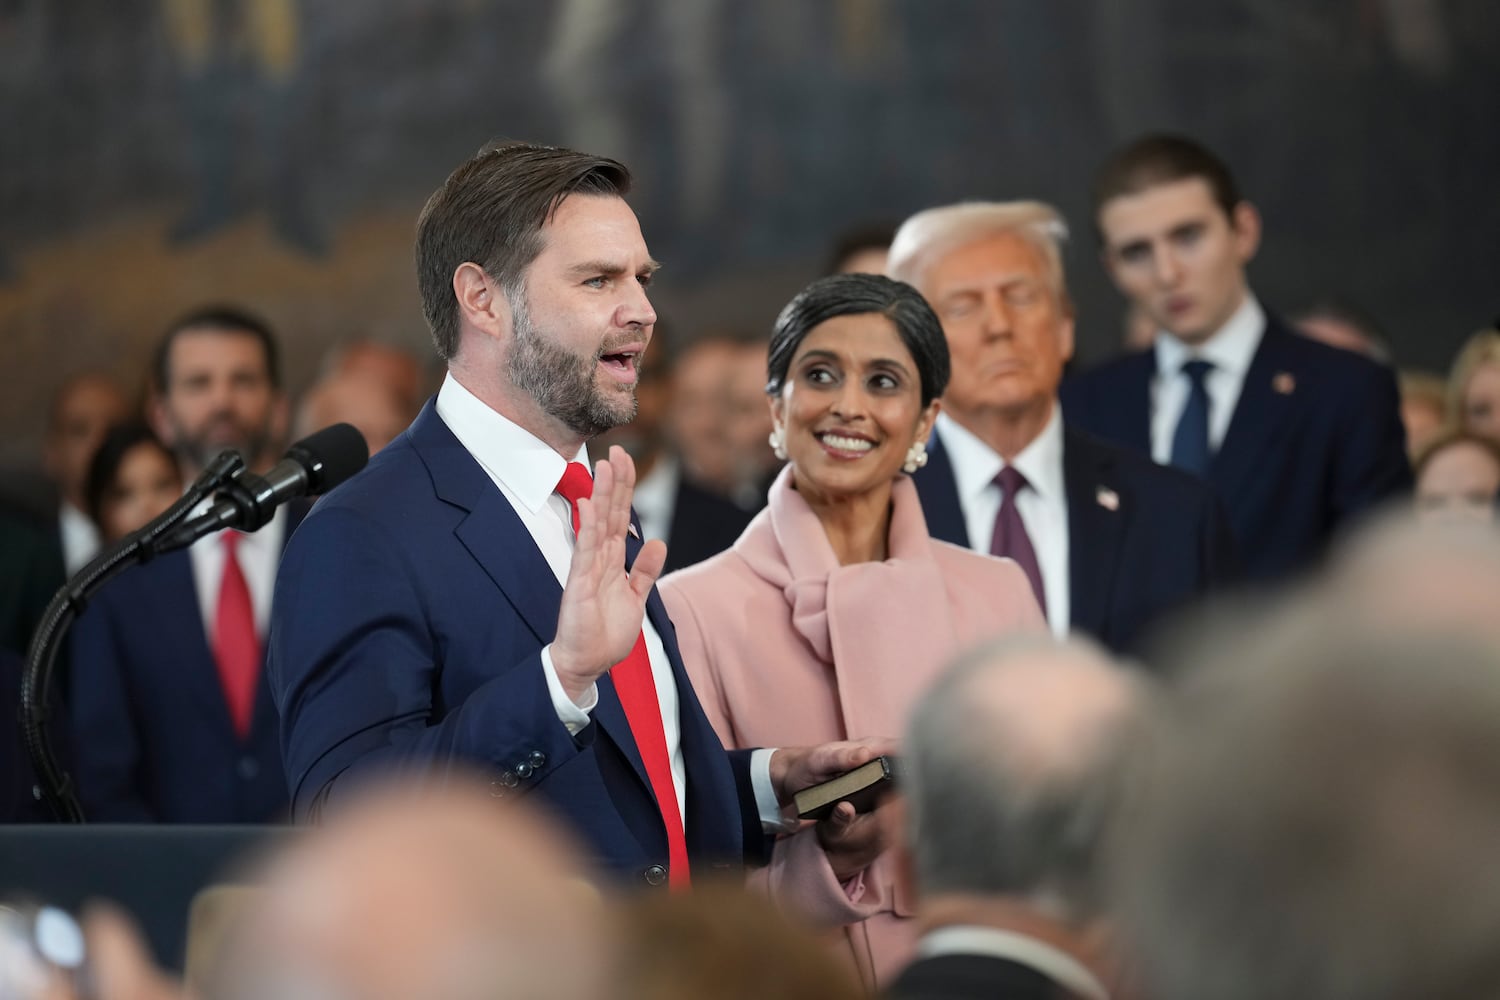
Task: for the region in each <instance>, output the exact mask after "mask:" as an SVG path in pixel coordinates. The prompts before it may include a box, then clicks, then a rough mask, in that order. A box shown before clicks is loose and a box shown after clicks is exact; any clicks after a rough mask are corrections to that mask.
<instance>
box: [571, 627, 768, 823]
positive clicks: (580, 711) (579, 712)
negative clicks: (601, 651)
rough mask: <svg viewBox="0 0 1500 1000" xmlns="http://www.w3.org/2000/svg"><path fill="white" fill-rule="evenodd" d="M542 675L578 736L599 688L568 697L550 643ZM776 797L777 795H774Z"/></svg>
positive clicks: (757, 797) (575, 734)
mask: <svg viewBox="0 0 1500 1000" xmlns="http://www.w3.org/2000/svg"><path fill="white" fill-rule="evenodd" d="M542 676H543V677H546V678H547V693H548V694H550V695H551V696H552V708H553V710H554V711H556V712H557V718H558V721H559V722H561V723H562V724H563V725H564V726H567V727H568V734H569V735H571V736H577V735H578V734H579V733H581V732H582V731H583V730H584V729H585V728H587V727H588V724H589V713H590V712H592V711H593V710H594V706H595V705H597V704H599V688H598V686H597V685H594V684H590V685H589V689H588V691H587V692H586V693H585V694H584V696H583V702H582V703H581V704H580V703H579V702H575V701H574V700H573V699H572V698H569V697H568V692H566V691H564V690H563V686H562V681H560V680H558V679H557V668H556V667H554V666H553V665H552V645H551V643H548V644H547V645H546V646H544V647H543V648H542ZM767 761H768V762H767V764H766V785H767V787H769V786H770V784H771V765H770V763H769V755H767ZM772 799H773V800H774V799H775V796H774V795H773V796H772ZM756 802H757V803H759V802H760V789H759V787H757V788H756Z"/></svg>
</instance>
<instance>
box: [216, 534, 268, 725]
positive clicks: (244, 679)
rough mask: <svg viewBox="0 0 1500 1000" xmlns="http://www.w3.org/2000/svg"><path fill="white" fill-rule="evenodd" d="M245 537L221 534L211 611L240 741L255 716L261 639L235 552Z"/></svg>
mask: <svg viewBox="0 0 1500 1000" xmlns="http://www.w3.org/2000/svg"><path fill="white" fill-rule="evenodd" d="M242 537H244V536H242V535H241V534H240V533H239V532H237V531H226V532H224V535H223V539H224V576H223V577H222V579H221V580H220V583H219V603H218V606H217V608H216V609H215V611H214V660H215V661H216V662H217V663H218V665H219V683H221V684H222V685H223V686H224V701H225V702H227V703H228V705H229V718H230V719H231V720H232V721H233V722H234V731H235V733H236V734H238V736H239V738H240V739H242V740H243V739H245V738H246V737H248V736H249V735H250V719H251V716H253V715H254V713H255V688H256V685H257V684H258V683H259V682H260V636H258V635H256V633H255V609H254V607H253V606H252V605H251V603H250V587H249V585H248V584H246V583H245V574H244V572H243V571H241V569H240V561H239V559H238V558H237V557H236V556H235V549H236V548H237V547H238V546H239V543H240V539H241V538H242Z"/></svg>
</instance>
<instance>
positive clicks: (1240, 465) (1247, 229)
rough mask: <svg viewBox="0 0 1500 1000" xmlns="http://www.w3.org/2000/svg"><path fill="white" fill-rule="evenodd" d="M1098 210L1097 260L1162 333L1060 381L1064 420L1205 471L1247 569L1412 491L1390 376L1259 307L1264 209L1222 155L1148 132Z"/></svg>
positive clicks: (1311, 551) (1298, 552) (1270, 572)
mask: <svg viewBox="0 0 1500 1000" xmlns="http://www.w3.org/2000/svg"><path fill="white" fill-rule="evenodd" d="M1094 209H1095V221H1096V223H1097V225H1098V231H1099V237H1100V241H1101V245H1102V256H1103V260H1104V266H1105V268H1106V270H1108V271H1109V274H1110V277H1111V278H1113V279H1114V282H1115V285H1116V286H1117V287H1118V288H1119V289H1120V291H1121V292H1122V293H1123V294H1124V295H1125V296H1126V298H1128V299H1129V300H1130V301H1131V303H1132V304H1133V305H1135V306H1136V307H1138V308H1139V309H1140V310H1142V311H1143V312H1144V313H1146V314H1147V315H1148V316H1150V317H1151V319H1152V320H1153V321H1154V322H1155V323H1156V325H1157V328H1158V330H1159V332H1158V334H1157V336H1156V341H1155V344H1154V345H1153V347H1152V349H1151V350H1149V351H1144V352H1141V353H1138V354H1132V355H1127V356H1125V357H1123V358H1120V359H1118V360H1116V361H1113V362H1109V363H1107V364H1105V365H1103V366H1101V367H1099V368H1097V369H1095V370H1094V371H1091V372H1087V373H1085V374H1083V375H1082V376H1080V377H1078V378H1076V379H1072V380H1070V381H1069V383H1068V384H1067V385H1066V386H1064V388H1063V394H1062V398H1063V405H1064V409H1065V410H1066V412H1067V419H1068V420H1069V422H1070V423H1073V424H1076V425H1077V426H1079V427H1082V428H1084V429H1086V430H1088V431H1090V432H1092V433H1095V434H1098V435H1099V436H1101V437H1104V438H1107V439H1108V440H1110V441H1113V442H1115V443H1117V444H1121V445H1124V446H1126V447H1129V448H1131V449H1133V450H1135V451H1137V452H1140V453H1142V454H1146V455H1150V456H1152V457H1153V458H1154V459H1155V460H1156V461H1158V462H1160V463H1163V464H1171V465H1175V466H1178V467H1180V468H1183V469H1186V470H1188V471H1190V472H1192V473H1194V474H1195V475H1198V476H1202V477H1203V478H1205V479H1206V480H1208V482H1209V483H1210V484H1211V485H1212V486H1213V487H1214V490H1215V491H1216V492H1217V494H1218V496H1219V498H1220V499H1221V500H1222V501H1223V503H1224V506H1225V508H1226V510H1227V511H1228V513H1229V518H1230V521H1231V523H1232V525H1233V528H1234V533H1235V539H1236V541H1237V542H1238V547H1239V551H1240V553H1241V555H1242V556H1243V558H1244V567H1245V573H1246V576H1247V577H1250V578H1253V579H1274V578H1276V577H1281V576H1284V575H1286V574H1287V573H1290V572H1293V571H1295V570H1298V569H1301V568H1303V567H1305V566H1306V565H1307V564H1308V563H1309V562H1310V561H1311V560H1312V559H1313V558H1314V557H1315V556H1317V555H1318V554H1319V553H1320V552H1321V551H1322V549H1323V548H1324V546H1325V545H1326V543H1327V541H1328V539H1329V537H1330V536H1331V535H1332V534H1333V533H1334V532H1335V531H1337V530H1339V529H1340V528H1342V527H1344V526H1345V525H1346V524H1347V523H1348V522H1349V521H1350V519H1352V518H1354V517H1356V516H1357V515H1360V514H1362V513H1364V512H1366V511H1368V510H1369V509H1370V508H1372V507H1375V506H1377V505H1379V504H1380V503H1382V502H1383V501H1386V500H1389V499H1391V498H1393V497H1397V496H1400V495H1403V494H1405V493H1406V492H1407V491H1408V490H1409V489H1410V486H1411V471H1410V468H1409V467H1408V464H1407V459H1406V450H1405V432H1404V431H1403V429H1402V424H1401V412H1400V401H1399V397H1398V394H1397V389H1396V380H1395V376H1394V374H1393V373H1392V372H1391V371H1390V369H1388V368H1385V367H1383V366H1381V365H1379V364H1376V363H1375V362H1373V361H1370V360H1369V359H1367V358H1363V357H1359V356H1357V355H1355V354H1352V353H1350V352H1348V351H1341V350H1338V349H1336V348H1331V347H1327V346H1325V345H1323V344H1319V343H1316V342H1314V341H1312V340H1309V339H1307V338H1305V337H1301V336H1298V335H1297V334H1296V333H1294V332H1293V331H1292V330H1291V329H1290V328H1289V327H1287V326H1286V324H1284V323H1282V322H1281V321H1280V320H1279V319H1277V318H1276V317H1275V316H1273V315H1271V314H1270V313H1268V312H1267V311H1266V309H1265V308H1263V307H1262V306H1261V304H1260V302H1259V300H1258V299H1257V298H1256V297H1255V295H1254V294H1253V293H1252V292H1251V291H1250V288H1249V284H1248V281H1247V279H1246V276H1245V267H1246V265H1247V264H1248V263H1249V262H1250V260H1251V258H1253V257H1254V256H1255V252H1256V249H1257V248H1258V246H1259V243H1260V217H1259V215H1258V214H1257V212H1256V211H1255V208H1254V206H1252V205H1251V204H1250V203H1249V202H1248V201H1245V200H1244V199H1243V198H1242V197H1241V196H1240V193H1239V190H1238V188H1237V186H1236V184H1235V181H1234V178H1233V177H1232V176H1231V175H1230V173H1229V169H1228V167H1227V166H1226V165H1225V164H1224V163H1223V162H1222V161H1221V160H1219V158H1218V157H1216V156H1215V155H1214V154H1213V153H1211V152H1209V151H1208V150H1207V149H1205V148H1203V147H1202V146H1200V145H1199V144H1197V143H1196V142H1193V141H1192V140H1190V139H1185V138H1182V137H1178V136H1170V135H1155V136H1147V137H1146V138H1143V139H1140V140H1138V141H1137V142H1135V143H1133V144H1131V145H1130V146H1128V147H1126V148H1125V149H1123V150H1121V151H1120V152H1119V153H1117V154H1116V155H1115V156H1114V157H1112V158H1111V159H1110V160H1109V162H1108V163H1106V164H1105V166H1104V168H1103V169H1102V170H1101V171H1100V173H1099V177H1098V179H1097V181H1096V183H1095V188H1094Z"/></svg>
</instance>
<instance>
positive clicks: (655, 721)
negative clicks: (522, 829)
mask: <svg viewBox="0 0 1500 1000" xmlns="http://www.w3.org/2000/svg"><path fill="white" fill-rule="evenodd" d="M557 493H558V494H559V495H560V496H561V497H562V498H563V499H564V500H566V501H568V507H569V508H570V509H571V510H572V512H573V533H574V534H575V535H576V534H577V533H578V501H579V500H581V499H583V498H584V497H589V496H592V495H593V493H594V480H593V477H591V476H590V475H589V470H588V468H587V467H585V466H583V465H580V464H579V463H577V462H569V463H568V467H567V468H566V469H564V470H563V475H562V480H561V481H560V482H559V483H558V484H557ZM609 676H610V677H611V678H612V679H613V680H614V683H615V693H616V694H618V695H619V696H620V704H621V706H622V707H624V709H625V718H626V720H627V721H628V722H629V723H630V735H631V736H632V737H634V739H635V745H636V748H637V749H639V750H640V752H641V761H642V762H643V763H644V764H645V765H646V776H647V777H649V778H650V779H651V791H652V792H653V793H654V794H655V795H656V805H657V808H658V809H660V810H661V820H662V823H663V824H664V825H665V826H666V828H667V860H668V865H669V867H668V869H667V871H668V879H669V883H670V885H671V886H672V888H674V889H682V888H686V887H687V886H688V884H689V877H688V857H687V837H686V836H685V835H684V834H683V828H682V812H681V810H679V809H678V807H677V788H676V786H675V785H673V784H672V762H671V758H670V757H669V756H668V755H667V736H666V732H665V731H664V730H663V729H662V722H661V702H659V701H658V700H657V697H656V681H655V680H654V679H653V678H652V676H651V658H650V656H649V655H647V653H646V636H645V633H644V632H642V633H641V634H640V635H637V636H636V637H635V645H634V646H633V647H631V650H630V655H628V656H626V657H625V659H623V660H621V661H620V662H619V663H617V664H615V665H614V667H612V668H611V669H610V672H609Z"/></svg>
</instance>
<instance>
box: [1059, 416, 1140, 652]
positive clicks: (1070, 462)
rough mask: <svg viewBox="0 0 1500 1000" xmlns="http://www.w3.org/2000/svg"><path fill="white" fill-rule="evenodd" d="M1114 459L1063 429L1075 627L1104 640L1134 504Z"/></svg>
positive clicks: (1071, 613) (1071, 614)
mask: <svg viewBox="0 0 1500 1000" xmlns="http://www.w3.org/2000/svg"><path fill="white" fill-rule="evenodd" d="M1113 472H1114V470H1113V462H1112V461H1111V460H1110V458H1109V456H1108V454H1107V453H1106V452H1104V451H1102V450H1101V449H1098V448H1095V447H1094V445H1093V442H1091V441H1090V440H1089V439H1088V437H1086V436H1085V435H1083V434H1082V433H1080V432H1078V431H1074V430H1071V429H1069V428H1067V427H1064V428H1063V483H1064V488H1065V490H1066V491H1067V495H1068V586H1069V612H1068V617H1069V619H1070V622H1069V624H1070V625H1071V626H1072V627H1075V628H1079V629H1082V630H1083V631H1086V632H1090V633H1092V634H1094V635H1096V636H1101V637H1102V636H1104V635H1105V634H1106V632H1105V629H1106V627H1107V626H1108V624H1109V617H1110V603H1111V602H1110V596H1111V595H1112V594H1113V593H1114V588H1115V574H1116V572H1117V570H1118V567H1119V549H1120V544H1121V541H1122V540H1123V538H1124V535H1125V519H1126V518H1127V517H1128V516H1130V510H1129V503H1130V500H1131V498H1130V497H1129V496H1128V495H1126V494H1125V493H1124V492H1123V491H1122V490H1121V487H1120V483H1119V482H1118V481H1117V480H1116V477H1115V476H1114V475H1113Z"/></svg>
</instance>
